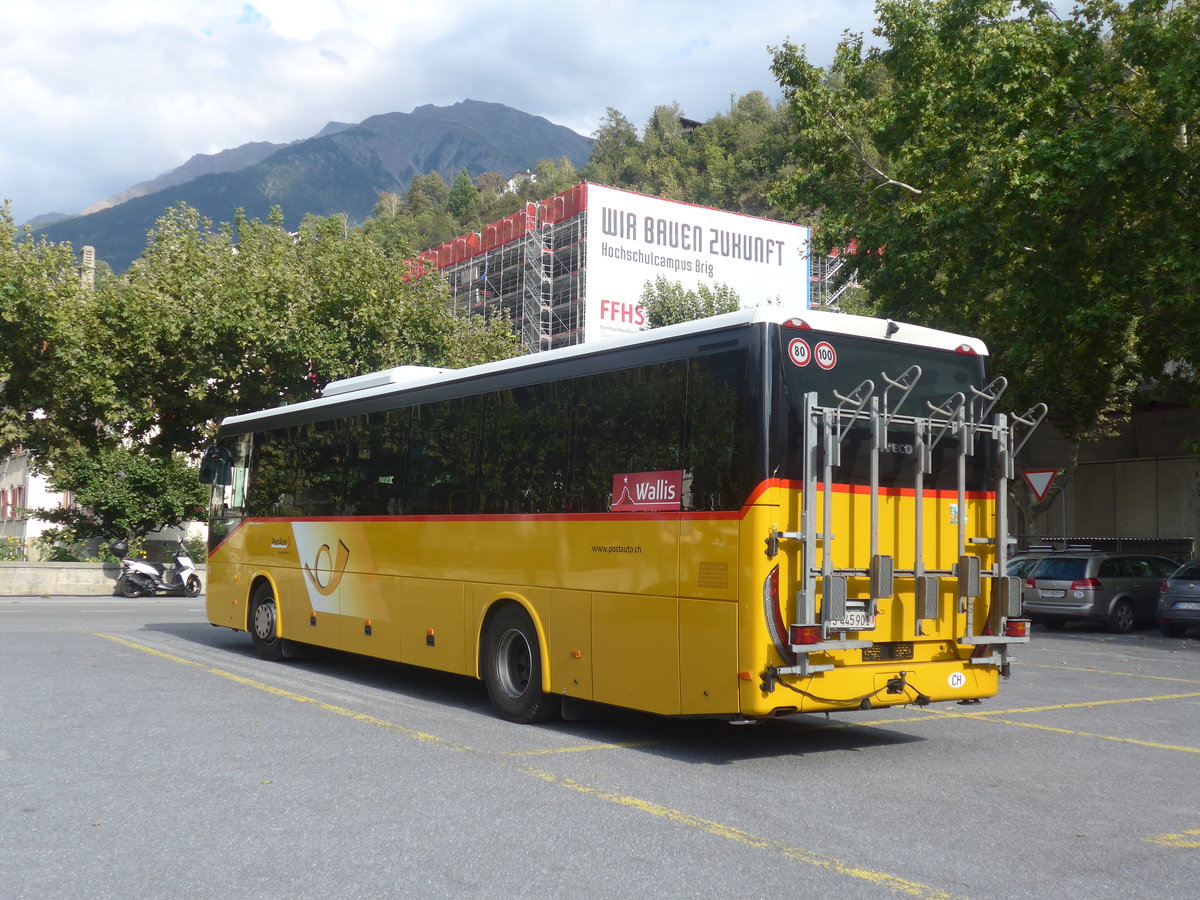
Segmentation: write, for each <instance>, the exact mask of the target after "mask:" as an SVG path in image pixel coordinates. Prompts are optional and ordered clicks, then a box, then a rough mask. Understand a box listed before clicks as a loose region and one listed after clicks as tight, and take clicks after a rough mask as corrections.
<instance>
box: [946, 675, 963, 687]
mask: <svg viewBox="0 0 1200 900" xmlns="http://www.w3.org/2000/svg"><path fill="white" fill-rule="evenodd" d="M946 681H947V682H948V683H949V684H950V687H952V688H954V689H955V690H957V689H958V688H960V687H962V686H963V685H964V684H966V683H967V676H966V675H964V674H963V673H962V672H951V673H950V677H949V678H947V679H946Z"/></svg>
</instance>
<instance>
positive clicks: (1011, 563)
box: [1005, 552, 1047, 578]
mask: <svg viewBox="0 0 1200 900" xmlns="http://www.w3.org/2000/svg"><path fill="white" fill-rule="evenodd" d="M1046 556H1047V553H1036V552H1035V553H1019V554H1017V555H1016V556H1010V557H1009V558H1008V565H1007V572H1006V573H1005V574H1007V575H1015V576H1016V577H1017V578H1026V577H1028V575H1029V573H1030V572H1031V571H1032V570H1033V567H1034V566H1036V565H1037V564H1038V563H1039V562H1041V561H1042V560H1043V559H1045V558H1046Z"/></svg>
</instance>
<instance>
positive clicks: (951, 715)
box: [937, 707, 1200, 754]
mask: <svg viewBox="0 0 1200 900" xmlns="http://www.w3.org/2000/svg"><path fill="white" fill-rule="evenodd" d="M1047 708H1051V707H1047ZM1001 712H1022V710H1003V711H1001ZM937 714H938V715H940V716H942V717H944V718H947V719H975V720H977V721H979V722H997V723H999V724H1001V725H1014V726H1016V727H1017V728H1033V729H1036V730H1038V731H1050V732H1053V733H1054V734H1069V735H1071V736H1072V737H1087V738H1096V739H1097V740H1101V741H1114V742H1116V743H1119V744H1134V745H1136V746H1138V747H1150V748H1151V749H1154V750H1175V751H1177V752H1179V753H1195V754H1200V747H1182V746H1179V745H1177V744H1159V743H1156V742H1154V741H1139V740H1137V739H1136V738H1126V737H1118V736H1117V735H1112V734H1095V733H1093V732H1090V731H1075V730H1073V729H1071V728H1056V727H1054V726H1053V725H1039V724H1038V723H1036V722H1018V721H1017V720H1015V719H997V718H995V717H994V716H992V715H982V714H980V713H956V712H950V711H949V710H947V711H946V712H939V713H937Z"/></svg>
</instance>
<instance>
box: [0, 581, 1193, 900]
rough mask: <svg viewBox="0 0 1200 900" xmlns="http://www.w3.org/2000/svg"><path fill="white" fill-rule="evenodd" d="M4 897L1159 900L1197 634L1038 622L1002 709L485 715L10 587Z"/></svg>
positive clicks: (315, 664) (134, 615)
mask: <svg viewBox="0 0 1200 900" xmlns="http://www.w3.org/2000/svg"><path fill="white" fill-rule="evenodd" d="M0 644H2V645H3V647H4V652H3V653H2V654H0V723H2V728H0V813H2V818H0V885H3V886H4V887H3V894H4V895H5V896H6V897H14V898H25V897H30V898H32V897H39V898H40V897H65V896H72V897H75V896H88V897H146V896H168V895H170V896H183V897H218V896H219V897H224V898H235V897H272V896H280V895H284V894H288V895H292V896H301V897H318V896H329V895H334V894H337V895H340V896H349V897H360V896H361V897H367V896H397V897H408V896H423V897H425V896H438V897H445V896H451V895H453V896H478V897H556V896H565V895H571V896H579V897H663V896H681V897H682V896H687V897H776V896H785V895H786V896H800V897H825V896H838V897H889V896H908V897H926V898H935V897H936V898H940V897H970V898H1017V897H1029V898H1035V897H1036V898H1045V897H1088V898H1093V897H1094V898H1108V897H1112V898H1130V897H1146V898H1169V897H1179V898H1184V897H1194V896H1196V895H1197V893H1198V891H1200V888H1198V887H1197V885H1198V883H1200V787H1198V781H1200V779H1198V778H1197V776H1198V775H1200V638H1198V637H1197V636H1196V635H1195V633H1194V632H1193V634H1192V636H1190V637H1188V638H1183V639H1167V638H1164V637H1162V636H1161V635H1159V634H1158V632H1156V631H1138V632H1135V633H1133V634H1131V635H1122V636H1117V635H1109V634H1107V633H1105V632H1103V631H1099V630H1093V629H1087V628H1083V629H1081V628H1077V627H1072V628H1069V629H1067V630H1066V631H1063V632H1053V633H1052V632H1046V631H1043V630H1041V629H1040V628H1039V629H1037V630H1035V634H1034V640H1033V642H1032V643H1031V644H1030V645H1029V647H1028V648H1026V649H1025V650H1024V651H1022V652H1021V653H1020V655H1019V658H1018V660H1017V662H1016V664H1015V665H1014V667H1013V677H1012V678H1011V679H1010V680H1009V681H1008V682H1006V683H1005V684H1003V685H1002V691H1001V694H1000V696H998V697H997V698H995V699H993V700H989V701H985V702H984V703H982V704H979V705H972V706H957V705H953V706H946V705H938V706H934V707H928V708H925V709H918V708H902V709H890V710H875V711H871V712H866V713H846V714H838V715H833V716H830V717H828V718H826V717H825V716H803V717H796V718H793V719H790V720H785V721H780V722H774V723H769V724H766V725H760V726H753V727H736V726H730V725H726V724H724V723H717V722H707V721H686V720H665V719H659V718H654V717H647V716H639V715H616V716H612V717H596V718H589V719H585V720H579V721H569V722H563V723H560V724H555V725H552V726H542V727H530V726H517V725H511V724H508V723H505V722H502V721H500V720H497V719H496V718H494V717H493V716H492V715H491V712H490V710H489V708H488V705H487V700H486V696H485V694H484V691H483V688H482V686H481V685H480V684H478V683H477V682H474V681H472V680H469V679H464V678H458V677H451V676H444V675H439V674H436V673H430V672H424V671H421V670H417V669H412V668H409V667H404V666H398V665H393V664H390V663H381V662H377V661H372V660H366V659H361V658H357V657H351V656H346V655H342V654H336V653H329V652H316V653H313V654H311V655H310V656H309V657H308V658H306V659H304V660H300V661H296V662H286V663H276V664H272V663H265V662H262V661H260V660H258V659H257V658H256V657H255V656H254V655H253V653H252V652H251V649H250V643H249V639H248V638H247V637H246V636H245V635H244V634H236V633H234V632H230V631H228V630H222V629H214V628H212V627H210V626H209V625H207V623H205V622H204V617H203V612H202V604H201V603H199V602H198V601H197V600H194V599H193V600H188V599H157V600H120V599H117V598H78V599H70V598H63V599H50V600H47V599H34V598H13V597H5V598H0Z"/></svg>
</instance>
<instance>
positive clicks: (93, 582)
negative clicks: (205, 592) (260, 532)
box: [0, 562, 205, 597]
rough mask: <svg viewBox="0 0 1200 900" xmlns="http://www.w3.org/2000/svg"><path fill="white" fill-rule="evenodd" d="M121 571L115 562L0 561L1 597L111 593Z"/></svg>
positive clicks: (203, 572)
mask: <svg viewBox="0 0 1200 900" xmlns="http://www.w3.org/2000/svg"><path fill="white" fill-rule="evenodd" d="M204 569H205V567H204V566H199V567H198V568H197V570H196V572H197V574H198V575H199V576H200V582H201V584H203V583H204V580H205V577H204V576H205V571H204ZM120 574H121V567H120V565H118V564H117V563H55V562H46V563H24V562H0V597H13V596H33V597H56V596H83V597H87V596H112V594H113V590H114V588H115V586H116V583H117V577H118V576H119V575H120Z"/></svg>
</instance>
